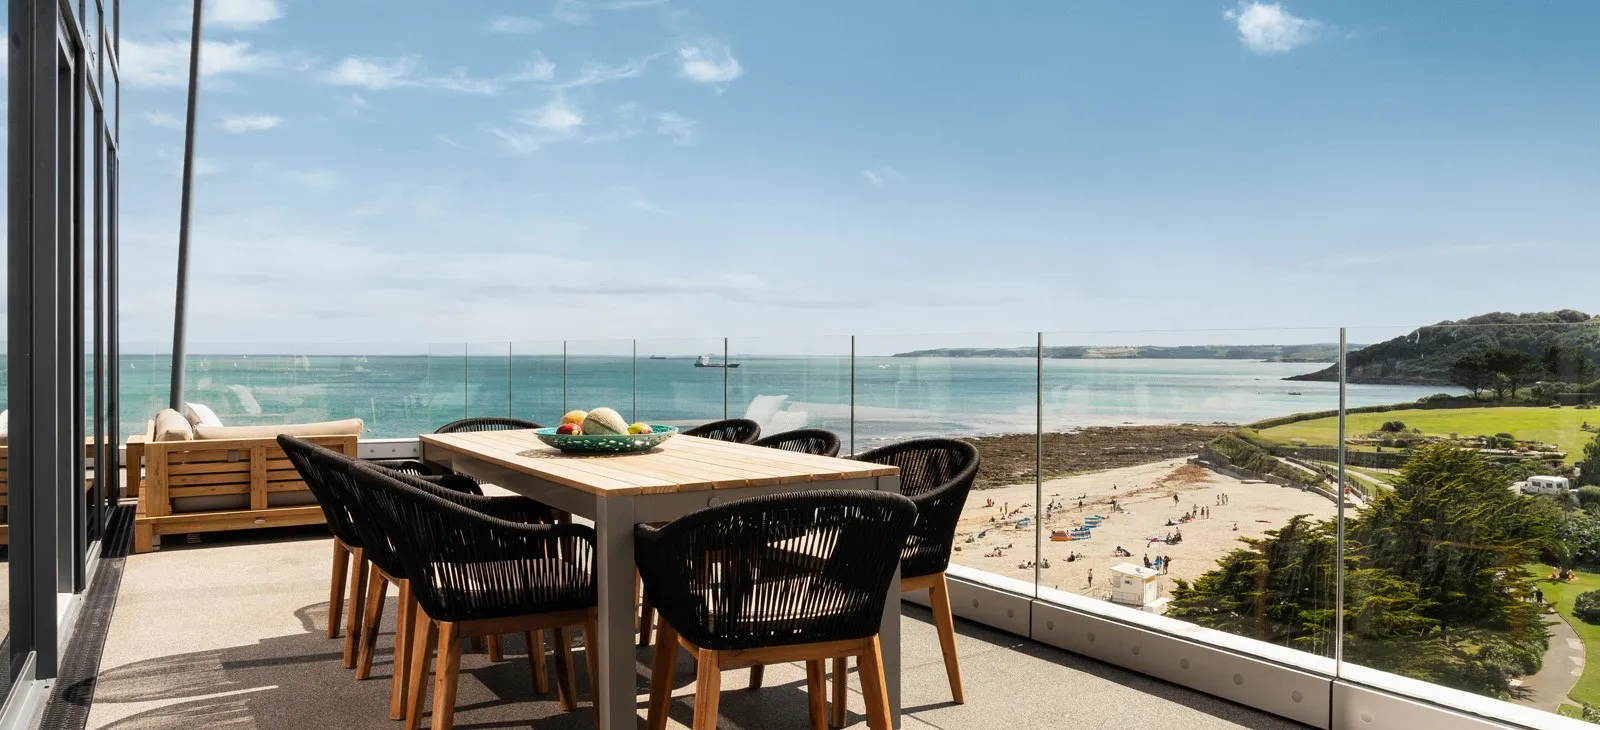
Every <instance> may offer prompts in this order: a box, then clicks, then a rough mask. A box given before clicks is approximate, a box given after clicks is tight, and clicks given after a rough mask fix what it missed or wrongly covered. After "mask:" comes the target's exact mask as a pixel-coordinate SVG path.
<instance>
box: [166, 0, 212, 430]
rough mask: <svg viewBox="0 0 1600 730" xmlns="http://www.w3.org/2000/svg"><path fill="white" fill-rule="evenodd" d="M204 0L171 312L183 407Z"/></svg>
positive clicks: (192, 66)
mask: <svg viewBox="0 0 1600 730" xmlns="http://www.w3.org/2000/svg"><path fill="white" fill-rule="evenodd" d="M204 4H205V0H194V24H193V26H192V27H191V28H190V30H189V117H188V123H187V125H186V126H185V127H184V131H183V201H182V207H181V208H180V209H179V212H178V280H177V289H176V292H177V296H176V300H175V302H174V306H173V314H172V398H171V405H172V407H173V409H175V410H182V409H183V360H184V356H185V344H186V343H185V342H184V338H185V335H184V325H185V324H186V323H185V322H184V319H185V317H186V316H187V315H188V305H189V218H190V212H191V211H192V210H193V209H194V127H195V113H196V107H197V104H198V102H199V97H200V14H201V11H202V6H203V5H204Z"/></svg>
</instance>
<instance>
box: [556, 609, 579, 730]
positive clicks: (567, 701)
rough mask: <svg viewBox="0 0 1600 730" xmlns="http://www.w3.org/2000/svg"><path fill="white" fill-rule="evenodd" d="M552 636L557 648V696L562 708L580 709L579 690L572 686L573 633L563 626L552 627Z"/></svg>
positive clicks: (568, 710) (569, 709) (569, 710)
mask: <svg viewBox="0 0 1600 730" xmlns="http://www.w3.org/2000/svg"><path fill="white" fill-rule="evenodd" d="M550 636H551V640H550V643H551V644H553V645H554V646H555V650H556V698H557V699H559V700H560V701H561V709H563V710H566V711H567V712H571V711H573V710H576V709H578V692H577V689H576V688H575V687H573V686H572V635H571V634H568V633H567V627H565V626H562V627H561V628H557V629H551V630H550Z"/></svg>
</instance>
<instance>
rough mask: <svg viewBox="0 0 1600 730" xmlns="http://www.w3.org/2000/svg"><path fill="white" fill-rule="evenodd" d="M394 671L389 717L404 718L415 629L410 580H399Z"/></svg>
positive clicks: (416, 608) (413, 600)
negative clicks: (412, 637)
mask: <svg viewBox="0 0 1600 730" xmlns="http://www.w3.org/2000/svg"><path fill="white" fill-rule="evenodd" d="M395 609H396V610H395V619H394V673H393V676H392V677H391V678H390V680H391V684H390V686H389V719H390V720H404V719H406V680H408V679H410V676H411V672H410V669H411V632H412V631H415V630H416V623H417V611H418V606H417V599H416V597H415V596H412V595H411V581H408V580H403V581H400V603H399V604H398V605H397V606H396V607H395Z"/></svg>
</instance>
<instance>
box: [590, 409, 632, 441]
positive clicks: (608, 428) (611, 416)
mask: <svg viewBox="0 0 1600 730" xmlns="http://www.w3.org/2000/svg"><path fill="white" fill-rule="evenodd" d="M583 432H584V433H586V434H589V435H591V436H594V435H598V434H604V433H627V432H628V422H627V421H624V420H622V414H620V413H617V412H616V411H614V410H611V409H610V408H596V409H594V410H592V411H589V415H588V416H586V417H585V418H584V419H583Z"/></svg>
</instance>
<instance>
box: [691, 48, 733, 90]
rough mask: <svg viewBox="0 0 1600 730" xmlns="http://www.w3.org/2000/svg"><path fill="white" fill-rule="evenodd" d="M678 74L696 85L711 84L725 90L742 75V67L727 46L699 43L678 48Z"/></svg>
mask: <svg viewBox="0 0 1600 730" xmlns="http://www.w3.org/2000/svg"><path fill="white" fill-rule="evenodd" d="M678 73H679V74H680V75H682V76H683V77H684V78H686V79H688V80H690V81H693V82H695V83H697V84H711V85H714V86H718V87H721V88H726V87H727V85H728V83H729V82H731V81H733V80H734V79H736V78H739V77H740V76H741V75H743V74H744V67H742V66H740V65H739V59H737V58H734V57H733V52H732V51H731V50H730V49H729V48H728V46H727V44H724V43H719V42H717V41H701V42H699V43H695V44H689V45H682V46H679V47H678Z"/></svg>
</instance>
